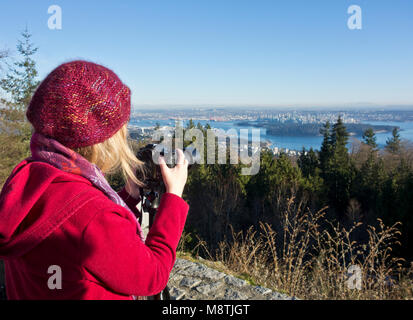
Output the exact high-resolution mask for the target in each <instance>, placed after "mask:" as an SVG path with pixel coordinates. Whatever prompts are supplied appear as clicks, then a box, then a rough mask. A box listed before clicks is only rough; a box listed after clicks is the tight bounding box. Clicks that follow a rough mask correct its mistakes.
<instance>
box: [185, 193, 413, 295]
mask: <svg viewBox="0 0 413 320" xmlns="http://www.w3.org/2000/svg"><path fill="white" fill-rule="evenodd" d="M324 211H325V210H320V211H318V212H316V213H312V212H310V211H309V210H303V209H302V208H301V207H300V206H298V207H297V206H296V205H295V204H294V199H290V200H289V202H288V206H287V208H286V210H285V212H284V214H283V215H282V217H280V224H281V226H282V228H281V232H279V233H278V234H277V233H276V232H275V231H274V230H273V228H272V226H271V225H269V224H267V223H260V228H259V230H255V229H254V228H253V227H251V228H249V229H248V230H247V231H246V232H235V231H234V230H233V229H231V231H232V232H231V239H230V240H229V241H223V242H221V243H220V244H219V248H218V249H217V250H216V252H215V253H214V254H211V253H210V252H209V251H208V248H207V245H206V243H205V242H203V241H202V240H200V239H199V238H198V239H197V240H196V242H197V245H196V246H195V247H194V248H193V249H191V252H192V253H193V254H194V255H195V256H196V255H198V254H199V252H200V250H202V251H203V255H204V256H205V255H206V256H207V258H208V259H209V260H211V261H214V262H215V265H217V263H218V265H220V266H221V267H220V269H221V271H228V270H230V271H231V272H232V273H233V274H237V275H239V276H241V277H243V278H246V279H247V280H249V281H250V282H251V283H254V284H260V285H262V286H265V287H268V288H271V289H273V290H277V291H280V292H284V293H287V294H289V295H291V296H296V297H298V298H301V299H412V298H413V285H412V276H413V268H412V266H410V267H409V268H406V267H403V265H405V261H404V260H403V259H399V258H396V257H393V256H392V249H393V248H394V247H395V246H396V245H399V243H398V241H397V239H398V237H399V235H400V232H399V230H398V227H399V224H395V225H393V226H385V225H384V224H383V222H382V221H381V220H378V221H377V226H376V227H373V226H368V227H367V228H366V229H365V230H366V231H365V232H366V238H367V241H365V242H364V243H361V242H357V241H355V240H353V239H354V236H353V235H354V233H355V231H356V230H359V229H360V228H361V227H362V224H361V223H355V224H354V225H353V226H352V227H350V228H344V227H341V226H340V225H332V224H331V223H329V222H328V221H327V219H326V218H325V213H324ZM188 237H191V235H189V234H185V235H184V236H183V238H182V241H181V242H180V245H179V248H178V250H180V251H181V252H183V251H188V248H187V247H185V243H187V242H188ZM192 240H193V239H192ZM192 242H194V241H192ZM354 266H355V267H354ZM212 267H213V266H212ZM352 268H356V269H357V271H358V270H359V271H360V281H361V282H360V287H359V289H357V288H356V287H355V286H354V285H355V284H357V282H356V281H352V280H354V278H353V277H352V275H354V274H353V272H352V271H351V270H352ZM222 269H226V270H222ZM351 284H353V286H352V285H351Z"/></svg>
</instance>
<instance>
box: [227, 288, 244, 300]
mask: <svg viewBox="0 0 413 320" xmlns="http://www.w3.org/2000/svg"><path fill="white" fill-rule="evenodd" d="M224 299H227V300H247V299H248V297H247V296H246V295H245V294H244V293H242V292H240V291H235V290H232V289H226V290H225V294H224Z"/></svg>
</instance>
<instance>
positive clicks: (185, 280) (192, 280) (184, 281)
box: [179, 277, 201, 288]
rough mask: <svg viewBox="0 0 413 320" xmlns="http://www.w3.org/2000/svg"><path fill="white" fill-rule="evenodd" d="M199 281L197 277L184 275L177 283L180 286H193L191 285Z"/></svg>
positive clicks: (195, 284)
mask: <svg viewBox="0 0 413 320" xmlns="http://www.w3.org/2000/svg"><path fill="white" fill-rule="evenodd" d="M200 283H201V280H199V279H195V278H189V277H184V278H183V279H182V280H181V282H179V285H180V286H181V287H186V288H193V287H195V286H197V285H198V284H200Z"/></svg>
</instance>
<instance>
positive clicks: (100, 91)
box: [26, 61, 131, 148]
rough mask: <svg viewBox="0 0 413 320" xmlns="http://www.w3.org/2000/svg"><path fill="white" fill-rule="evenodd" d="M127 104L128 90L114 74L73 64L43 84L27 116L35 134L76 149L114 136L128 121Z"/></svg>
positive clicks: (88, 64)
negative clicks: (37, 133)
mask: <svg viewBox="0 0 413 320" xmlns="http://www.w3.org/2000/svg"><path fill="white" fill-rule="evenodd" d="M130 105H131V102H130V89H129V88H128V87H127V86H126V85H124V84H123V83H122V81H121V80H120V79H119V77H118V76H117V75H116V74H115V73H114V72H113V71H111V70H109V69H108V68H106V67H103V66H101V65H98V64H95V63H92V62H87V61H72V62H68V63H65V64H62V65H60V66H59V67H57V68H56V69H55V70H53V71H52V72H51V73H50V74H49V75H48V76H47V77H46V79H44V80H43V81H42V83H41V84H40V86H39V87H38V88H37V90H36V92H35V93H34V95H33V98H32V100H31V102H30V104H29V107H28V109H27V112H26V116H27V119H28V120H29V121H30V122H31V124H32V125H33V127H34V129H35V131H36V132H39V133H41V134H43V135H45V136H49V137H51V138H54V139H55V140H57V141H59V142H60V143H61V144H63V145H65V146H67V147H69V148H78V147H85V146H91V145H94V144H97V143H100V142H103V141H105V140H106V139H108V138H110V137H111V136H113V135H114V134H115V133H116V132H117V131H118V130H119V129H120V128H121V127H122V126H123V125H124V124H125V123H126V122H127V121H128V120H129V117H130Z"/></svg>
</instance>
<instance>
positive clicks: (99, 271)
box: [81, 193, 189, 296]
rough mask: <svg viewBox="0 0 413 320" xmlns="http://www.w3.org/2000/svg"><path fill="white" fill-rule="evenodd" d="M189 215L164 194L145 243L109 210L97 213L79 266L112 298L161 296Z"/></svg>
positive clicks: (126, 221)
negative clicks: (114, 295) (119, 295)
mask: <svg viewBox="0 0 413 320" xmlns="http://www.w3.org/2000/svg"><path fill="white" fill-rule="evenodd" d="M188 209H189V206H188V204H187V203H186V202H185V201H184V200H183V199H182V198H180V197H178V196H176V195H174V194H171V193H165V194H164V195H163V196H162V199H161V202H160V206H159V209H158V213H157V215H156V217H155V221H154V224H153V225H152V228H151V229H150V231H149V233H148V236H147V238H146V241H145V243H143V242H142V241H141V240H140V238H139V236H138V235H137V233H136V225H134V224H132V223H131V221H130V220H129V219H127V218H125V217H123V216H122V215H121V214H119V213H117V212H114V210H108V211H103V212H99V213H98V214H96V215H95V217H94V218H93V219H92V220H91V221H90V222H89V223H88V225H87V227H86V228H85V230H84V232H83V241H82V252H81V256H82V261H83V266H84V267H85V268H86V269H87V270H88V272H90V273H91V274H93V276H95V277H96V278H97V279H99V281H101V282H103V283H104V284H105V285H106V286H108V287H109V288H111V289H112V290H113V291H115V292H118V293H121V294H125V295H138V296H150V295H154V294H157V293H159V292H161V291H162V290H163V289H164V288H165V286H166V285H167V283H168V279H169V274H170V272H171V271H172V268H173V265H174V263H175V259H176V248H177V246H178V242H179V239H180V237H181V234H182V231H183V228H184V225H185V220H186V216H187V213H188ZM122 210H123V208H122Z"/></svg>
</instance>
